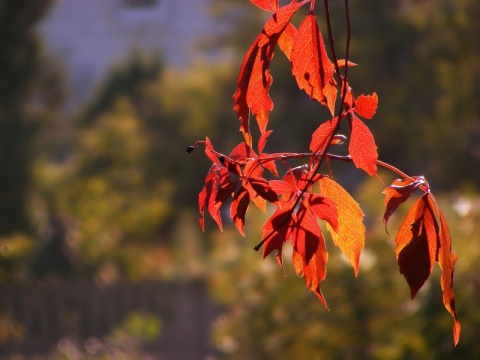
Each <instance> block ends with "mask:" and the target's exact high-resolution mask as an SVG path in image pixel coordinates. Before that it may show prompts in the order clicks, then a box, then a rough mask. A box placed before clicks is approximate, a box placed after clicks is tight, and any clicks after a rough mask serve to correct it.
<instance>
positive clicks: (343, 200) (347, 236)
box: [318, 176, 365, 276]
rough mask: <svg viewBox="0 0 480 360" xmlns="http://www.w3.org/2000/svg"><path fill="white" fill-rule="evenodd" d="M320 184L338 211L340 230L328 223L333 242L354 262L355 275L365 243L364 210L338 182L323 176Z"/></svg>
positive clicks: (323, 193)
mask: <svg viewBox="0 0 480 360" xmlns="http://www.w3.org/2000/svg"><path fill="white" fill-rule="evenodd" d="M318 184H319V188H320V189H319V193H320V194H322V195H324V196H325V197H326V198H329V199H331V200H332V201H333V202H334V203H335V206H336V210H337V213H338V230H335V229H334V228H333V227H332V226H331V224H329V223H327V229H328V230H329V232H330V235H331V236H332V239H333V242H334V243H335V245H336V246H338V247H339V248H340V250H341V251H342V253H343V254H344V255H345V256H346V257H347V259H348V260H349V261H350V263H351V264H352V267H353V270H354V272H355V276H357V275H358V271H359V267H358V266H359V261H360V253H361V251H362V249H363V247H364V245H365V226H364V225H363V212H362V210H361V209H360V206H359V205H358V203H357V202H356V201H355V200H354V199H353V198H352V197H351V196H350V194H349V193H348V192H347V191H346V190H345V189H344V188H343V187H341V186H340V185H339V184H338V183H337V182H335V181H334V180H332V179H331V178H329V177H327V176H323V177H322V178H321V179H320V181H319V182H318Z"/></svg>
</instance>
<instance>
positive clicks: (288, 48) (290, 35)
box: [278, 23, 297, 60]
mask: <svg viewBox="0 0 480 360" xmlns="http://www.w3.org/2000/svg"><path fill="white" fill-rule="evenodd" d="M296 36H297V28H296V27H295V26H293V25H292V24H291V23H289V24H288V25H287V27H286V28H285V30H283V32H282V34H281V35H280V38H279V39H278V46H279V47H280V50H282V51H283V53H284V54H285V56H286V57H287V59H288V60H291V57H292V50H293V43H294V42H295V37H296Z"/></svg>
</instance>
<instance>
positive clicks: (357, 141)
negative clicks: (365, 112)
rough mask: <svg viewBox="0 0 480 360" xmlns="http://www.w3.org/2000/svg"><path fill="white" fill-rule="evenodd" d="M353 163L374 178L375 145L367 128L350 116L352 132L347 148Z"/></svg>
mask: <svg viewBox="0 0 480 360" xmlns="http://www.w3.org/2000/svg"><path fill="white" fill-rule="evenodd" d="M348 150H349V152H350V156H351V157H352V160H353V163H354V164H355V166H356V167H357V168H360V169H363V170H365V171H366V172H367V174H369V175H372V176H376V174H377V165H376V161H377V159H378V153H377V145H376V144H375V139H374V138H373V135H372V133H371V132H370V130H369V128H368V127H367V126H366V125H365V124H364V123H363V121H362V120H360V119H358V118H357V117H356V116H355V115H353V114H352V132H351V139H350V145H349V147H348Z"/></svg>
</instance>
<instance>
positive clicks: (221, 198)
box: [215, 168, 238, 206]
mask: <svg viewBox="0 0 480 360" xmlns="http://www.w3.org/2000/svg"><path fill="white" fill-rule="evenodd" d="M217 176H218V183H219V188H218V191H217V195H216V197H215V202H216V203H217V204H219V206H222V205H223V204H224V203H225V201H227V199H228V198H229V197H230V196H232V194H233V193H234V191H235V189H236V188H237V186H238V181H232V179H231V178H230V173H229V172H228V170H227V169H226V168H220V169H219V171H218V175H217Z"/></svg>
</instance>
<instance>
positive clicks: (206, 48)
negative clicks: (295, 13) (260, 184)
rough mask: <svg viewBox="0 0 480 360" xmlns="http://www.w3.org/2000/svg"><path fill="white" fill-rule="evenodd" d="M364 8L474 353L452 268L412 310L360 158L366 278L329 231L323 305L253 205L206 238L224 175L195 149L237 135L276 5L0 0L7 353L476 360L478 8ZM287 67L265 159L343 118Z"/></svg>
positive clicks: (467, 3) (1, 262) (392, 132)
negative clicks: (246, 61)
mask: <svg viewBox="0 0 480 360" xmlns="http://www.w3.org/2000/svg"><path fill="white" fill-rule="evenodd" d="M341 3H342V2H333V1H332V4H331V11H332V16H333V24H334V31H335V39H336V41H337V44H338V45H339V46H340V48H339V49H337V54H338V56H339V57H341V58H342V57H344V55H343V51H342V50H341V44H343V43H344V39H345V25H344V13H343V8H342V6H341ZM317 7H318V8H319V9H318V10H319V11H318V16H319V19H320V23H321V26H324V23H323V20H322V19H323V13H322V7H321V6H317ZM350 7H351V9H350V10H351V21H352V32H353V38H352V43H351V52H350V57H351V58H350V60H352V61H354V62H355V63H357V64H359V66H357V67H355V68H351V70H350V71H349V77H350V84H351V85H352V87H353V90H354V92H355V94H356V95H359V94H360V93H372V92H373V91H376V92H377V93H378V95H379V109H378V112H377V114H376V116H375V117H374V119H373V120H372V121H370V122H369V125H370V126H371V129H372V131H373V133H374V135H375V137H376V141H377V145H378V147H379V154H380V158H381V159H382V160H384V161H387V162H390V163H392V164H393V165H395V166H397V167H399V168H400V169H402V170H404V171H405V172H406V173H408V174H410V175H425V176H426V178H427V179H428V180H429V182H430V184H431V186H432V188H433V192H434V193H435V195H436V197H437V198H438V200H439V202H440V205H441V207H442V209H443V211H444V213H445V215H446V217H447V219H448V221H449V224H450V227H451V232H452V237H453V250H454V252H455V253H456V254H457V255H458V257H459V261H458V263H457V267H456V273H455V275H456V279H455V294H456V299H457V309H458V313H459V317H460V320H461V322H462V337H461V339H460V343H459V345H458V346H457V347H456V348H453V340H452V319H451V317H450V315H449V314H448V313H447V312H446V310H445V309H444V307H443V303H442V295H441V289H440V283H439V276H440V272H439V269H438V267H437V266H436V267H435V270H434V273H433V274H432V276H431V278H430V280H429V281H428V283H427V284H426V285H425V286H424V287H423V289H422V290H421V291H420V292H419V294H418V295H417V298H416V299H415V300H414V301H410V292H409V289H408V286H407V284H406V282H405V280H404V278H403V277H402V276H401V275H400V274H399V271H398V266H397V265H396V260H395V254H394V252H393V248H394V238H393V236H389V235H387V234H386V232H385V229H384V227H383V224H382V220H381V219H382V215H383V196H382V195H381V191H382V190H383V187H384V186H383V185H382V184H381V183H380V182H378V181H377V180H375V179H370V178H368V177H366V176H364V175H363V174H362V173H360V172H358V171H356V170H355V169H353V167H352V166H351V165H349V164H341V166H339V167H338V170H337V169H335V170H336V171H337V172H336V173H335V174H337V178H336V179H337V180H338V181H339V182H340V183H342V185H344V186H346V187H347V188H349V189H350V190H351V191H352V193H353V194H355V196H356V198H357V199H358V201H359V202H360V204H361V207H362V209H363V211H364V212H365V214H366V217H365V222H366V225H367V227H368V230H367V243H366V249H365V250H364V252H363V255H362V262H361V267H360V275H359V277H358V278H355V277H354V274H353V271H352V269H351V268H350V267H349V265H348V264H347V262H345V261H344V259H343V258H342V256H341V255H340V253H339V251H338V249H336V248H335V247H334V246H333V243H332V242H331V241H330V239H327V247H328V250H329V253H330V259H329V263H328V266H327V269H328V276H327V280H326V281H325V283H324V285H323V287H322V290H323V292H324V294H325V297H326V300H327V302H328V304H329V307H330V309H331V311H330V312H327V311H326V310H325V309H324V308H323V306H322V305H321V304H320V303H319V302H318V300H317V299H316V297H315V296H313V295H312V294H310V293H308V291H307V290H306V289H305V286H304V281H303V280H302V279H299V278H298V277H297V276H296V275H295V274H294V272H293V270H291V267H289V264H286V272H287V274H286V275H287V276H286V277H284V276H283V274H282V272H281V271H280V269H279V268H278V266H277V265H276V262H275V259H273V258H267V259H265V260H263V259H262V256H261V254H260V253H255V252H254V251H252V250H251V249H252V247H253V246H254V245H255V244H257V243H258V241H259V239H260V235H261V234H260V228H261V226H262V224H263V222H264V221H265V220H266V216H265V215H263V214H259V213H257V212H256V210H255V209H253V208H252V209H250V210H249V213H248V214H247V215H248V216H247V229H246V232H247V236H246V237H245V238H242V237H241V236H239V235H238V233H237V232H236V230H234V229H233V228H232V226H231V224H228V226H226V229H225V231H224V233H220V232H219V231H218V230H217V229H216V227H215V225H214V223H213V221H207V223H206V232H205V233H202V232H201V231H200V229H199V226H198V221H197V219H198V214H197V211H198V210H197V203H196V202H197V196H198V192H199V191H200V189H201V187H202V184H203V180H204V176H205V174H206V172H207V170H208V168H209V165H210V164H209V161H207V159H206V158H205V156H204V155H203V154H202V151H195V152H194V153H192V154H190V155H187V154H186V153H185V148H186V147H187V146H188V145H190V144H193V143H194V142H195V140H197V139H203V138H204V137H205V136H206V135H208V136H209V138H210V139H211V140H212V142H213V143H214V145H215V147H216V148H217V149H218V150H220V151H223V152H225V153H228V152H230V150H231V149H232V147H233V146H235V145H236V144H237V143H238V142H239V141H241V134H240V133H239V132H238V125H239V124H238V120H237V119H236V115H235V113H234V112H233V110H232V106H233V101H232V98H231V97H232V94H233V93H234V91H235V84H236V82H235V81H236V75H237V73H238V69H239V66H240V64H241V61H242V57H243V54H244V53H245V51H246V49H247V48H248V46H249V44H250V43H251V42H252V41H253V40H254V38H255V37H256V35H257V34H258V32H259V31H260V30H261V28H262V25H263V23H264V22H265V21H266V19H267V15H268V14H266V13H264V12H262V11H260V10H258V9H257V8H256V7H254V6H252V5H251V4H250V3H249V2H248V1H246V0H241V1H240V0H237V1H235V0H232V1H221V0H197V1H187V0H176V1H173V0H102V1H96V0H83V1H75V0H57V1H51V0H23V1H15V0H0V24H1V25H0V46H1V51H0V358H1V359H30V358H32V359H105V358H120V359H122V358H124V359H312V358H327V359H447V358H448V359H473V358H480V348H479V347H478V336H479V334H480V307H479V306H478V302H479V298H480V276H479V275H478V264H479V261H480V242H479V240H480V239H479V236H478V233H479V231H480V225H479V224H480V101H479V100H480V99H479V94H480V42H479V41H478V34H479V33H480V23H479V22H478V18H480V3H479V2H478V1H475V0H457V1H451V0H436V1H431V0H397V1H389V2H386V1H373V0H363V1H359V0H351V1H350ZM299 19H301V16H299V17H298V18H295V19H294V21H297V24H298V20H299ZM290 73H291V72H290V69H289V67H288V63H287V61H286V60H285V59H284V56H283V55H282V54H281V53H278V54H277V55H276V56H275V59H274V61H273V69H272V74H273V77H274V85H273V87H272V98H273V101H274V103H275V109H274V111H273V113H272V115H271V125H270V128H272V129H274V133H273V134H272V136H271V137H270V140H269V144H268V145H267V148H266V150H267V151H269V152H274V151H280V150H282V151H298V152H303V151H306V150H307V149H308V144H309V141H310V134H311V132H312V130H314V129H315V128H316V127H317V126H318V125H319V123H320V122H321V121H323V120H325V119H327V116H328V114H327V113H326V112H325V110H324V109H322V108H321V107H320V106H318V105H317V104H314V103H313V102H312V101H310V100H309V99H308V98H307V97H306V96H305V95H304V94H303V93H302V92H300V91H299V90H298V89H297V88H296V84H295V82H294V80H293V77H292V76H291V75H290ZM380 177H381V178H382V179H383V180H384V181H385V182H388V181H389V180H390V179H391V178H392V175H391V174H388V173H380ZM407 208H408V206H404V207H403V208H402V209H400V212H399V214H398V215H396V216H395V217H394V218H392V219H391V221H390V223H389V230H390V233H391V234H394V233H395V231H396V228H398V226H399V224H400V221H401V219H402V217H401V212H402V211H403V212H405V210H406V209H407ZM224 220H225V222H227V217H226V216H225V218H224ZM285 262H288V251H287V254H286V255H285Z"/></svg>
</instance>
